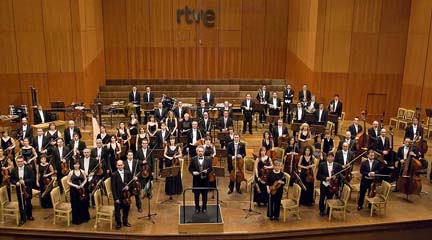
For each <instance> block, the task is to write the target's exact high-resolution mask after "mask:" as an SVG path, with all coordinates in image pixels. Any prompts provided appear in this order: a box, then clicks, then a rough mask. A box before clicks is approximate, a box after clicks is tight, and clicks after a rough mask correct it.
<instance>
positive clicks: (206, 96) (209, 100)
mask: <svg viewBox="0 0 432 240" xmlns="http://www.w3.org/2000/svg"><path fill="white" fill-rule="evenodd" d="M201 100H204V101H205V102H206V103H208V106H210V107H213V106H214V104H215V97H214V95H213V94H212V93H211V90H210V88H209V87H207V88H206V93H205V94H204V95H203V96H202V97H201Z"/></svg>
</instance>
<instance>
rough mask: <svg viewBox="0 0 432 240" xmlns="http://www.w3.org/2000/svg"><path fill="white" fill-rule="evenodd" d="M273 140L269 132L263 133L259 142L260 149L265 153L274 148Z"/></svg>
mask: <svg viewBox="0 0 432 240" xmlns="http://www.w3.org/2000/svg"><path fill="white" fill-rule="evenodd" d="M274 146H275V145H274V142H273V138H272V136H271V134H270V132H269V131H265V132H263V138H262V140H261V147H263V148H265V149H266V151H268V150H270V149H273V147H274Z"/></svg>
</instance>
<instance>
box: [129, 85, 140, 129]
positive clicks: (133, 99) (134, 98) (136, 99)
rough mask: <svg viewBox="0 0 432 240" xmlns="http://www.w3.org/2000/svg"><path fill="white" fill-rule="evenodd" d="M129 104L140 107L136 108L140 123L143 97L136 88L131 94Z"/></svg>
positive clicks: (134, 87) (133, 88)
mask: <svg viewBox="0 0 432 240" xmlns="http://www.w3.org/2000/svg"><path fill="white" fill-rule="evenodd" d="M129 102H130V103H132V104H134V105H138V106H137V107H135V111H136V113H137V115H138V121H139V122H141V105H140V104H141V97H140V93H139V92H138V90H137V87H136V86H133V87H132V91H131V92H130V93H129Z"/></svg>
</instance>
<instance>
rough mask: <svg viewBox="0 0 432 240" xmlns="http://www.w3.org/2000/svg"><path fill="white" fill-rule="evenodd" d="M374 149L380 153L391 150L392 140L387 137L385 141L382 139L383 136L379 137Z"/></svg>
mask: <svg viewBox="0 0 432 240" xmlns="http://www.w3.org/2000/svg"><path fill="white" fill-rule="evenodd" d="M374 150H375V151H377V152H378V153H380V154H382V153H383V151H384V150H390V140H389V138H388V137H385V140H384V143H383V141H382V139H381V137H379V138H378V140H377V141H376V144H375V147H374Z"/></svg>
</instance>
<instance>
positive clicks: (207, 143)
mask: <svg viewBox="0 0 432 240" xmlns="http://www.w3.org/2000/svg"><path fill="white" fill-rule="evenodd" d="M203 148H204V156H205V157H212V158H213V157H215V156H216V147H215V145H214V144H212V138H211V137H210V136H207V137H205V138H204V145H203Z"/></svg>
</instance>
